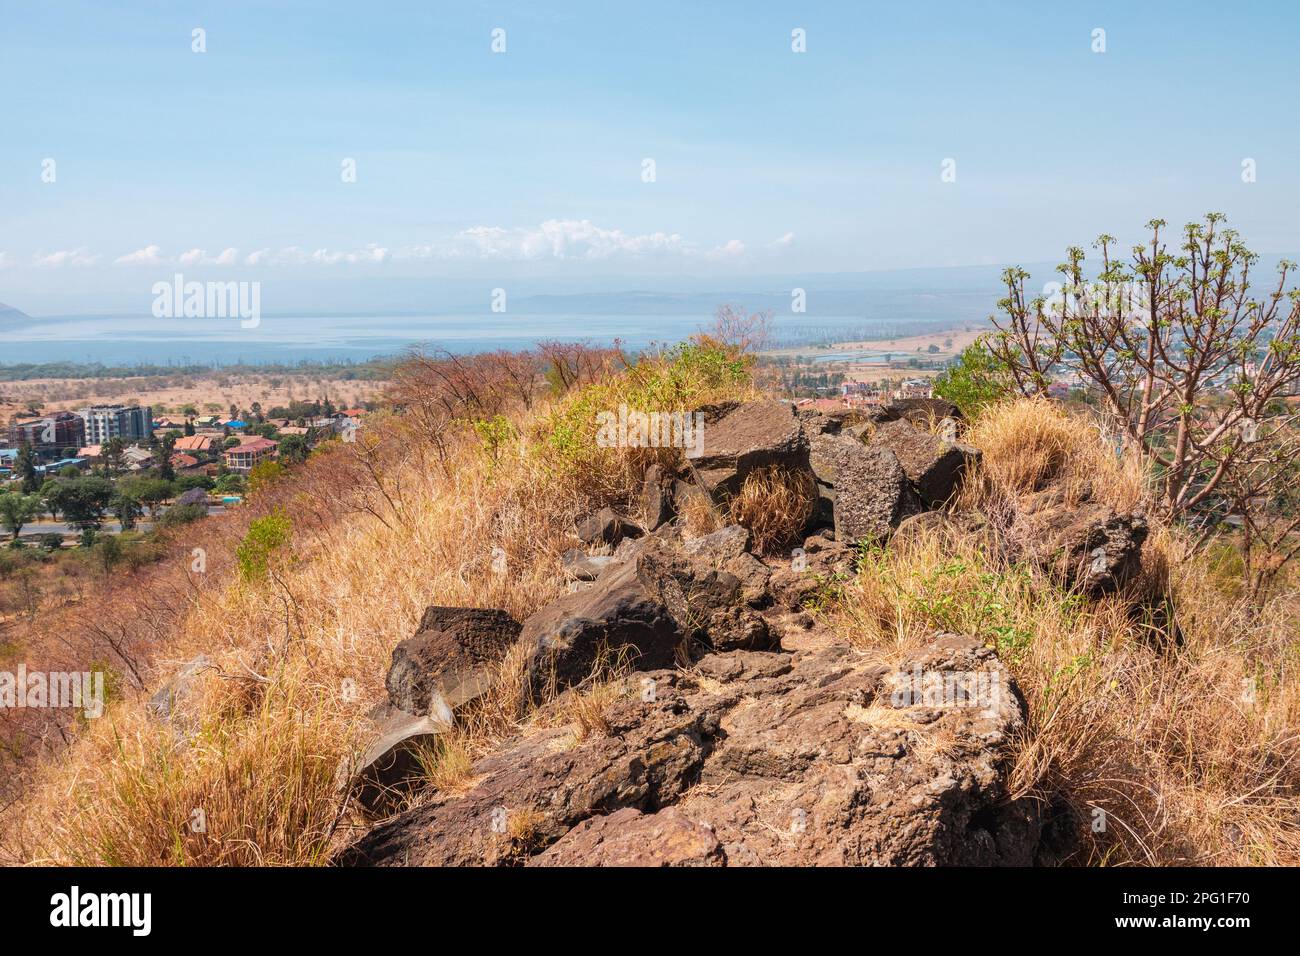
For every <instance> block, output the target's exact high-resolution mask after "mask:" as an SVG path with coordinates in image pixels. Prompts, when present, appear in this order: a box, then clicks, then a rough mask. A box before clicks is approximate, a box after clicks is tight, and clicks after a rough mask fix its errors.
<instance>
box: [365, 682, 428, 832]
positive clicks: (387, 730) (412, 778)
mask: <svg viewBox="0 0 1300 956" xmlns="http://www.w3.org/2000/svg"><path fill="white" fill-rule="evenodd" d="M370 726H371V730H372V739H371V741H370V745H369V746H368V747H367V748H366V750H365V752H364V753H363V754H362V755H361V759H360V761H359V762H358V763H357V768H358V769H357V772H356V775H355V777H354V781H353V788H354V789H353V795H354V796H355V798H356V800H357V802H358V803H360V804H361V806H363V807H365V808H366V809H367V810H369V811H371V812H372V813H373V812H377V811H380V810H383V809H385V808H386V807H389V806H391V805H392V804H393V803H394V801H396V800H397V799H399V798H400V797H401V796H402V795H404V794H405V793H408V792H409V791H410V790H411V789H412V788H413V787H416V786H418V785H419V783H420V782H421V781H422V779H423V777H424V771H423V766H422V764H421V761H420V755H421V751H424V750H428V749H430V748H432V747H434V746H436V745H437V740H438V737H439V735H441V734H443V733H445V732H446V731H447V730H449V729H451V725H450V724H449V723H447V722H445V721H443V720H440V719H437V718H434V717H429V716H427V715H426V716H416V715H414V714H408V713H407V712H406V711H403V710H399V709H398V708H396V707H392V706H388V705H384V704H381V705H380V706H379V707H377V708H375V710H374V712H372V713H371V714H370Z"/></svg>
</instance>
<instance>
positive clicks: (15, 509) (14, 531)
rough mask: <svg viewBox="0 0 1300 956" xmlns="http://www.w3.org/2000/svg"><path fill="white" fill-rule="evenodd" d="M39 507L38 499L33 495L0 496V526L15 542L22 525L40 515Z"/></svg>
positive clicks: (8, 493)
mask: <svg viewBox="0 0 1300 956" xmlns="http://www.w3.org/2000/svg"><path fill="white" fill-rule="evenodd" d="M40 507H41V503H40V499H39V498H37V497H36V496H35V495H23V494H14V493H13V492H6V493H4V494H0V525H3V526H4V529H5V530H6V531H8V532H9V533H10V534H11V535H12V536H13V540H14V541H17V540H18V535H19V534H21V533H22V530H23V525H25V524H27V522H29V521H31V520H32V519H33V518H34V517H36V515H38V514H39V513H40Z"/></svg>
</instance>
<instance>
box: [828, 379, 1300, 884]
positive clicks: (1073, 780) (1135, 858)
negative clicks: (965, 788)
mask: <svg viewBox="0 0 1300 956" xmlns="http://www.w3.org/2000/svg"><path fill="white" fill-rule="evenodd" d="M1017 429H1021V430H1022V431H1023V437H1018V433H1017ZM971 434H972V438H971V441H972V443H973V444H976V445H978V446H979V447H982V448H983V449H984V451H985V471H984V473H983V475H982V476H981V480H980V482H979V483H978V484H976V486H975V489H974V492H973V493H972V497H974V498H975V500H976V501H977V502H979V503H981V504H987V502H989V501H990V500H994V499H998V500H1008V499H1011V500H1013V499H1014V497H1015V495H1016V494H1018V493H1023V492H1025V491H1028V490H1031V489H1033V488H1036V487H1040V486H1041V484H1042V483H1043V482H1044V481H1045V480H1047V479H1049V478H1050V477H1052V476H1053V475H1055V476H1057V477H1058V478H1061V479H1062V480H1070V477H1071V476H1072V475H1075V474H1088V475H1089V476H1090V477H1091V478H1092V480H1093V484H1094V494H1096V495H1097V496H1098V497H1099V498H1101V500H1106V501H1114V503H1115V504H1116V506H1117V507H1119V508H1121V509H1124V508H1128V507H1131V506H1132V505H1133V504H1134V503H1135V502H1140V500H1141V490H1142V488H1143V487H1144V484H1143V482H1142V481H1141V480H1139V479H1135V477H1134V475H1133V473H1132V470H1131V466H1129V465H1128V463H1127V462H1123V461H1120V460H1118V459H1117V458H1116V456H1115V455H1114V453H1113V451H1111V449H1110V446H1109V445H1108V444H1107V443H1106V442H1105V441H1104V439H1103V438H1102V437H1101V436H1099V434H1098V433H1097V432H1096V430H1095V429H1094V430H1086V429H1084V428H1081V427H1080V425H1079V423H1078V422H1077V421H1076V420H1074V419H1072V418H1069V417H1067V416H1065V415H1064V414H1062V413H1061V412H1060V411H1058V410H1057V409H1055V408H1053V407H1052V406H1050V405H1047V404H1043V403H1036V402H1023V403H1019V404H1016V405H1008V406H1003V407H1000V408H997V409H994V410H992V411H990V412H988V413H986V415H985V416H984V417H982V418H981V419H980V420H979V421H977V422H975V423H974V426H973V428H972V433H971ZM1111 495H1114V496H1115V497H1114V498H1113V499H1112V498H1110V497H1109V496H1111ZM968 500H969V499H968ZM988 544H989V543H988V542H987V541H982V540H981V539H980V537H979V536H977V535H976V536H972V535H970V534H963V533H956V532H953V531H951V530H944V529H939V530H935V531H932V532H929V533H926V534H917V535H913V536H910V537H909V538H908V539H907V540H906V541H900V542H898V543H897V544H896V545H894V546H891V548H890V549H889V550H888V551H883V550H882V551H876V552H872V553H870V554H868V555H867V556H866V560H865V563H864V566H863V567H862V569H861V572H860V574H859V575H858V576H857V577H856V578H854V579H853V580H852V581H850V582H847V583H846V584H845V585H843V587H842V588H841V589H840V590H839V593H838V594H836V595H834V596H833V599H832V600H831V601H830V602H829V604H828V607H827V610H826V612H825V613H826V615H827V617H828V619H829V620H830V621H831V622H832V623H833V624H834V625H835V626H836V627H837V628H838V629H840V630H841V631H842V633H844V634H845V635H846V636H847V637H849V638H850V639H852V640H854V641H857V642H859V643H861V644H863V645H865V646H869V647H872V648H875V649H877V650H878V651H880V652H881V653H882V654H883V655H885V656H887V657H890V658H893V659H895V660H897V659H899V658H901V657H902V656H903V655H904V654H905V653H906V652H907V651H908V650H911V649H914V648H916V647H917V646H919V645H920V644H921V643H922V642H923V641H924V640H925V639H926V638H927V636H928V635H929V634H930V633H932V632H933V631H934V630H936V629H943V630H948V631H956V632H961V633H968V634H975V635H978V636H980V637H982V638H983V639H984V640H985V641H986V642H987V643H989V644H990V645H993V646H995V647H997V648H998V649H999V652H1000V654H1001V656H1002V658H1003V660H1004V661H1006V662H1007V664H1008V665H1009V666H1010V668H1011V670H1012V673H1013V675H1014V677H1015V679H1016V681H1017V682H1018V684H1019V685H1020V687H1021V689H1022V690H1023V691H1024V693H1025V695H1026V698H1027V700H1028V704H1029V715H1030V727H1029V731H1028V733H1027V735H1026V737H1025V740H1024V741H1023V742H1022V744H1021V746H1020V748H1019V750H1018V753H1017V756H1016V762H1015V766H1014V769H1013V775H1012V780H1013V786H1014V788H1015V789H1016V792H1017V793H1020V794H1029V795H1040V796H1042V797H1043V799H1048V798H1049V797H1050V795H1052V794H1058V793H1059V794H1063V795H1064V796H1065V797H1066V799H1067V800H1068V802H1069V804H1070V805H1071V807H1072V808H1073V810H1074V812H1075V814H1076V816H1077V819H1078V821H1079V823H1080V827H1079V830H1080V833H1081V835H1082V837H1083V839H1084V847H1083V849H1082V851H1081V852H1080V853H1079V855H1078V862H1091V863H1109V864H1155V865H1160V864H1210V865H1226V864H1242V865H1252V864H1270V865H1276V864H1291V865H1294V864H1297V863H1300V732H1298V731H1297V730H1296V728H1297V727H1300V674H1298V673H1297V667H1298V665H1300V648H1297V645H1296V643H1295V638H1294V633H1295V625H1296V623H1297V621H1296V606H1297V605H1296V594H1295V593H1294V592H1292V591H1288V592H1284V593H1278V594H1275V595H1274V596H1272V598H1271V599H1270V600H1269V602H1268V603H1267V604H1266V605H1265V606H1264V607H1262V608H1257V609H1252V608H1249V607H1247V606H1246V605H1244V604H1243V603H1242V602H1241V601H1240V600H1238V599H1236V598H1234V597H1233V596H1232V594H1231V591H1230V590H1225V589H1223V588H1221V587H1220V586H1219V585H1218V584H1217V583H1216V581H1215V579H1214V577H1213V576H1212V575H1210V574H1209V573H1208V571H1207V564H1206V562H1205V559H1203V558H1201V557H1193V556H1192V555H1191V554H1190V552H1189V549H1188V548H1187V546H1186V544H1185V542H1184V541H1183V540H1182V538H1181V537H1180V536H1179V534H1177V533H1176V532H1174V531H1171V530H1170V529H1168V528H1164V527H1161V526H1159V525H1156V526H1155V527H1154V528H1153V533H1152V536H1151V538H1150V539H1149V540H1148V543H1147V547H1146V557H1145V562H1146V564H1147V568H1146V569H1145V570H1146V578H1147V579H1146V580H1145V581H1143V582H1142V583H1141V585H1140V586H1138V587H1134V588H1130V589H1129V591H1128V593H1127V594H1124V595H1116V596H1111V597H1107V598H1104V599H1101V600H1099V601H1096V602H1086V601H1084V600H1083V599H1082V598H1081V597H1080V596H1079V595H1077V594H1073V593H1071V592H1069V591H1066V590H1063V589H1061V588H1059V587H1056V586H1054V585H1053V584H1051V583H1050V582H1048V581H1046V580H1044V579H1043V578H1042V577H1041V576H1038V575H1033V574H1031V573H1029V572H1028V571H1027V570H1025V569H1023V568H1018V567H1015V566H1008V565H1007V564H1005V563H1004V562H1003V561H1002V559H1001V558H1000V556H999V554H998V553H997V551H996V549H994V548H992V547H990V546H988ZM1152 588H1158V589H1159V590H1160V591H1161V592H1162V593H1163V596H1165V597H1166V598H1167V599H1168V601H1169V602H1170V603H1171V605H1172V607H1173V609H1174V619H1175V621H1176V624H1177V628H1178V633H1179V634H1180V635H1181V643H1179V642H1178V641H1176V640H1173V639H1171V638H1170V635H1169V633H1168V630H1167V628H1165V627H1163V626H1162V622H1160V621H1159V620H1158V619H1156V618H1153V615H1152V612H1151V611H1150V610H1149V607H1148V603H1147V601H1148V598H1149V596H1150V594H1151V591H1152ZM1099 821H1104V829H1103V830H1101V831H1095V830H1094V825H1101V823H1100V822H1099Z"/></svg>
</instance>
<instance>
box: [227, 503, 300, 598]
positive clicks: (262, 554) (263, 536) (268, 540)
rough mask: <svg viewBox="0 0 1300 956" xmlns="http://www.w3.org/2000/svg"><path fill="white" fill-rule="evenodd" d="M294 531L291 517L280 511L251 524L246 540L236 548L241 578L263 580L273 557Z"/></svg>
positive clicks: (245, 536)
mask: <svg viewBox="0 0 1300 956" xmlns="http://www.w3.org/2000/svg"><path fill="white" fill-rule="evenodd" d="M292 531H293V523H292V522H291V521H290V519H289V516H288V515H286V514H284V512H282V511H279V510H278V509H277V510H276V511H273V512H271V513H270V514H269V515H266V516H265V517H262V518H257V519H255V520H254V521H253V522H252V523H250V524H249V526H248V533H247V534H246V535H244V540H243V541H241V542H240V543H239V545H238V546H237V547H236V548H235V557H236V558H237V559H238V561H239V576H240V577H241V578H243V579H244V580H245V581H256V580H258V579H260V578H262V577H263V576H264V575H265V574H266V571H267V569H268V568H269V567H270V561H271V555H272V554H273V553H274V552H275V551H276V550H278V549H279V548H281V547H282V546H284V545H285V544H287V543H288V541H289V538H290V536H291V533H292Z"/></svg>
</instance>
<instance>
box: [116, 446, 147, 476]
mask: <svg viewBox="0 0 1300 956" xmlns="http://www.w3.org/2000/svg"><path fill="white" fill-rule="evenodd" d="M152 464H153V452H151V451H148V450H147V449H144V448H141V447H140V446H139V445H132V446H131V447H130V448H127V449H125V450H124V451H123V452H122V466H123V467H124V468H126V470H127V471H143V470H144V469H146V468H148V467H149V466H151V465H152Z"/></svg>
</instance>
